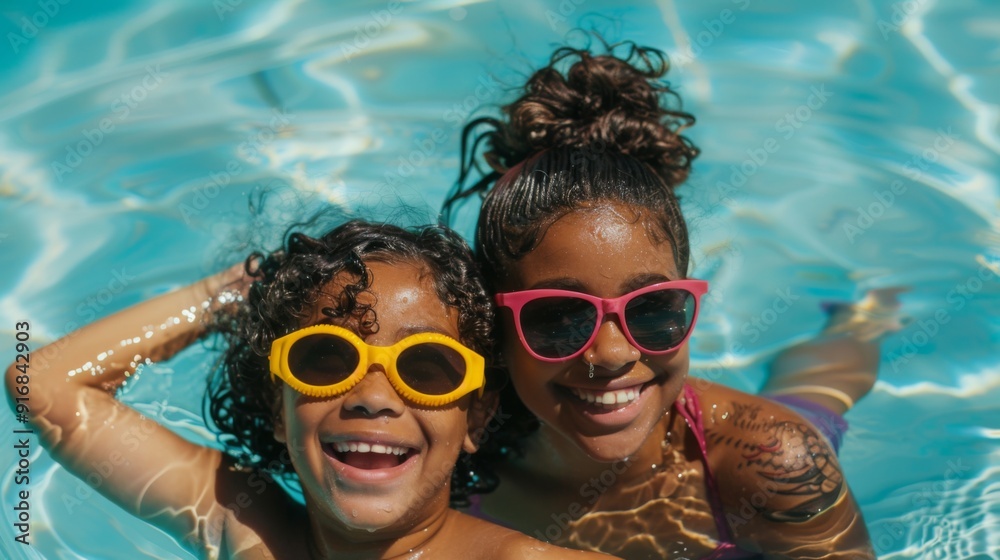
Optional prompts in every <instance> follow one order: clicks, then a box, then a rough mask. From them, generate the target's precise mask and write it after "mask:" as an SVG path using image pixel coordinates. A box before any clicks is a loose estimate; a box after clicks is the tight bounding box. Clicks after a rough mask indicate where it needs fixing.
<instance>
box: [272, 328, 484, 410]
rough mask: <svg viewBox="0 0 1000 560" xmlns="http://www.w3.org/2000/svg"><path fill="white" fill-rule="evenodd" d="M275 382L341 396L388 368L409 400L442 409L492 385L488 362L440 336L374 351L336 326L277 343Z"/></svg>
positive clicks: (297, 334)
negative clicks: (376, 368) (371, 372)
mask: <svg viewBox="0 0 1000 560" xmlns="http://www.w3.org/2000/svg"><path fill="white" fill-rule="evenodd" d="M270 362H271V379H272V380H274V376H278V377H280V378H281V380H282V381H284V382H285V383H287V384H288V386H289V387H291V388H292V389H295V390H296V391H298V392H300V393H302V394H303V395H308V396H310V397H321V398H325V397H335V396H337V395H342V394H344V393H346V392H348V391H350V390H351V388H353V387H354V386H355V385H357V384H358V383H359V382H360V381H361V379H362V378H363V377H364V376H365V375H366V374H367V373H368V369H369V367H370V366H371V365H372V364H379V365H381V366H382V367H383V368H384V369H385V374H386V377H388V378H389V383H391V384H392V387H393V388H394V389H395V390H396V392H397V393H399V395H400V396H401V397H403V398H404V399H407V400H409V401H411V402H413V403H414V404H417V405H420V406H429V407H438V406H444V405H446V404H449V403H452V402H455V401H457V400H458V399H460V398H462V397H464V396H465V395H467V394H469V393H471V392H472V391H475V390H476V389H478V390H479V395H480V396H482V394H483V389H484V387H485V385H486V375H485V360H484V359H483V357H482V356H480V355H479V354H477V353H475V352H473V351H472V350H470V349H469V348H466V347H465V346H463V345H462V344H461V343H460V342H458V341H457V340H455V339H453V338H450V337H448V336H445V335H443V334H440V333H431V332H427V333H419V334H415V335H412V336H408V337H406V338H404V339H403V340H400V341H399V342H397V343H395V344H393V345H392V346H371V345H369V344H366V343H365V342H364V341H363V340H361V338H359V337H358V336H357V335H356V334H354V333H353V332H351V331H349V330H347V329H345V328H343V327H338V326H335V325H315V326H312V327H306V328H304V329H300V330H297V331H295V332H293V333H291V334H289V335H286V336H283V337H281V338H279V339H277V340H275V341H274V342H273V343H272V344H271V355H270Z"/></svg>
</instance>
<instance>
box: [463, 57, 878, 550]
mask: <svg viewBox="0 0 1000 560" xmlns="http://www.w3.org/2000/svg"><path fill="white" fill-rule="evenodd" d="M626 47H628V48H629V51H628V53H627V56H624V57H622V58H617V57H615V56H611V55H604V56H593V55H591V54H590V53H589V52H587V51H585V50H576V49H571V48H563V49H560V50H558V51H556V53H555V54H554V55H553V57H552V60H551V62H550V64H549V65H548V66H546V67H545V68H543V69H541V70H539V71H538V72H536V73H535V74H534V75H533V76H531V78H530V79H529V80H528V82H527V85H526V86H525V91H524V94H523V95H522V96H521V97H520V98H519V99H517V100H516V101H514V102H513V103H511V104H509V105H507V106H505V107H504V108H503V113H504V117H505V118H503V119H491V118H483V119H479V120H477V121H474V122H472V123H470V125H469V126H468V127H467V128H466V134H467V136H466V140H467V139H468V137H469V136H468V135H470V134H471V133H472V132H473V129H474V128H478V127H481V126H486V127H487V128H488V130H487V131H486V132H485V133H482V134H480V135H479V136H478V137H476V138H475V141H474V142H473V143H472V144H471V153H472V159H473V160H474V159H475V156H476V152H477V147H478V146H480V145H481V143H483V142H485V146H486V154H485V161H486V162H487V163H488V164H489V166H490V168H492V172H490V173H487V174H486V175H485V176H484V177H483V178H482V179H481V180H479V181H478V182H477V183H475V184H474V185H472V186H471V187H469V188H466V189H464V190H463V187H464V185H465V184H466V182H467V180H468V179H469V170H470V169H471V167H472V165H473V164H474V163H476V162H472V163H469V164H466V165H465V167H464V168H463V172H462V174H461V176H460V179H459V183H458V186H457V189H456V192H455V193H453V195H452V196H451V197H450V199H449V201H448V202H447V203H446V207H445V208H446V212H445V219H447V214H448V211H449V210H450V209H451V207H452V206H453V205H454V204H455V203H456V202H457V201H459V200H461V199H463V198H465V197H466V196H468V195H470V194H473V193H478V194H484V193H485V198H484V201H483V206H482V209H481V212H480V216H479V222H478V226H477V231H476V249H477V253H478V256H479V258H480V260H481V262H482V264H483V267H484V271H485V274H486V276H487V278H490V279H493V280H494V286H493V287H494V290H495V292H496V299H497V302H498V303H499V305H500V306H501V307H502V308H503V309H501V312H500V325H501V329H500V338H501V339H500V352H499V356H500V357H499V359H500V361H501V364H502V365H503V366H504V367H505V368H506V370H507V371H508V373H509V375H510V378H511V384H510V386H509V387H507V388H506V389H505V391H504V392H503V393H502V396H501V406H500V415H501V416H500V417H501V418H507V420H506V422H505V423H504V424H503V425H502V427H501V429H500V430H499V431H498V432H497V433H495V434H493V437H492V438H491V439H490V441H488V442H487V443H486V447H485V448H484V451H487V452H489V453H492V454H493V455H494V456H500V457H504V458H506V459H507V460H506V462H505V463H504V464H503V466H502V467H501V468H500V469H499V471H498V476H499V479H500V485H499V489H498V490H497V492H495V493H493V494H488V495H484V496H482V497H481V499H480V500H479V501H478V503H477V504H476V508H477V510H478V511H479V512H480V514H481V515H483V516H484V517H490V518H493V519H496V520H499V521H500V522H502V523H504V524H507V525H508V526H511V527H514V528H517V529H520V530H521V531H524V532H526V533H528V534H531V535H534V536H536V537H538V538H542V539H545V540H548V541H550V542H554V543H560V544H563V545H567V546H571V547H574V548H580V549H586V550H600V551H603V552H607V553H610V554H613V555H615V556H620V557H624V558H670V557H684V558H701V557H707V558H741V557H751V556H755V555H758V554H760V555H763V556H765V557H768V558H820V557H822V558H870V557H873V551H872V548H871V545H870V543H869V538H868V533H867V530H866V528H865V525H864V522H863V520H862V518H861V514H860V512H859V510H858V507H857V505H856V504H855V502H854V499H853V497H852V496H851V493H850V490H849V489H848V486H847V483H846V482H845V480H844V477H843V473H842V471H841V469H840V466H839V464H838V463H837V457H836V453H835V449H834V447H833V445H834V444H835V440H836V438H838V437H839V435H838V434H839V433H840V432H842V429H843V428H844V424H843V422H842V420H841V419H840V417H839V415H838V414H836V413H837V412H843V411H844V410H846V409H847V408H849V407H850V406H851V405H852V404H853V402H854V400H855V399H857V398H858V397H860V396H862V395H864V394H865V393H866V392H867V391H868V390H869V389H870V388H871V385H872V383H873V382H874V375H875V370H876V368H877V364H878V352H877V347H875V345H874V344H873V343H872V342H871V339H865V338H864V337H863V336H861V335H860V334H858V332H857V331H856V330H852V329H853V327H854V326H855V323H856V322H858V321H861V322H863V323H864V322H865V320H864V314H865V313H867V312H868V308H867V307H865V306H864V305H862V306H856V307H853V308H841V309H840V310H839V313H838V314H835V315H834V317H833V319H834V322H833V323H832V324H831V326H830V327H829V328H828V329H827V332H826V334H825V335H824V336H825V338H823V339H821V340H820V341H817V342H814V343H812V344H811V345H810V346H803V347H799V348H796V349H793V350H792V351H790V352H788V353H786V355H785V356H784V357H783V358H780V359H779V360H778V363H777V364H776V367H775V372H776V374H777V375H775V377H774V379H773V381H772V382H771V386H770V388H771V389H776V390H780V391H781V392H785V393H791V394H793V396H792V397H791V398H786V404H790V405H793V406H795V407H796V409H793V408H790V407H789V406H786V405H784V404H780V403H779V402H776V400H778V399H768V398H763V397H760V396H755V395H748V394H745V393H742V392H739V391H735V390H732V389H729V388H727V387H724V386H721V385H717V384H714V383H709V382H707V381H703V380H698V381H697V382H691V381H690V380H689V379H688V367H689V350H688V346H687V341H688V337H689V335H690V333H691V329H692V328H693V327H694V323H695V320H696V318H697V314H698V301H699V298H700V296H701V295H702V294H704V293H705V291H706V290H707V285H706V283H704V282H699V281H694V280H690V279H688V278H687V272H688V266H689V247H688V232H687V228H686V225H685V222H684V218H683V216H682V215H681V211H680V206H679V203H678V199H677V197H676V195H675V194H674V188H676V187H677V186H679V185H680V184H681V183H682V182H683V181H684V180H685V178H686V177H687V175H688V172H689V169H690V164H691V160H692V159H693V158H694V157H695V156H696V155H697V153H698V152H697V149H696V148H695V147H694V146H693V145H692V144H691V143H690V142H689V141H688V140H687V139H686V138H684V137H683V136H681V135H680V132H681V131H682V130H683V129H684V128H685V127H687V126H689V125H691V124H692V123H693V122H694V119H693V118H692V117H691V116H690V115H688V114H686V113H683V112H681V111H680V110H677V109H672V108H669V107H667V106H665V104H663V103H662V102H663V100H664V98H669V97H673V96H674V94H673V92H672V91H670V89H669V87H668V86H666V85H663V84H661V83H660V82H658V81H657V79H658V78H660V77H662V76H663V75H664V74H665V72H666V69H667V66H666V63H665V61H664V58H663V56H662V54H661V53H660V52H658V51H654V50H651V49H644V48H639V47H635V46H629V45H626ZM564 67H565V68H566V70H565V72H562V71H560V68H564ZM465 148H466V143H463V155H464V153H465V152H466V149H465ZM463 159H464V158H463ZM491 186H492V189H490V187H491ZM880 297H881V298H883V299H889V300H891V298H892V294H891V293H888V294H881V295H878V296H876V297H875V298H874V299H878V298H880ZM803 356H808V357H809V358H807V359H806V360H803ZM831 358H832V360H833V362H832V364H831V365H829V366H828V367H826V368H825V371H824V372H823V373H822V376H815V375H812V374H815V373H816V372H815V371H813V370H811V369H810V368H811V367H812V365H814V364H816V363H820V362H822V361H825V360H828V359H831ZM809 360H812V361H811V362H810V361H809ZM803 376H804V377H803ZM515 391H516V393H515ZM819 405H827V406H828V407H829V408H824V407H823V406H819ZM804 415H806V416H809V417H810V419H809V420H807V419H806V418H805V417H804ZM818 428H820V429H822V428H826V431H827V433H826V434H825V435H824V434H823V433H821V432H820V430H819V429H818Z"/></svg>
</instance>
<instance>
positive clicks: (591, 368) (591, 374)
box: [587, 362, 594, 379]
mask: <svg viewBox="0 0 1000 560" xmlns="http://www.w3.org/2000/svg"><path fill="white" fill-rule="evenodd" d="M587 365H588V366H590V368H589V369H588V370H587V373H588V374H589V375H590V378H591V379H593V378H594V364H592V363H590V362H587Z"/></svg>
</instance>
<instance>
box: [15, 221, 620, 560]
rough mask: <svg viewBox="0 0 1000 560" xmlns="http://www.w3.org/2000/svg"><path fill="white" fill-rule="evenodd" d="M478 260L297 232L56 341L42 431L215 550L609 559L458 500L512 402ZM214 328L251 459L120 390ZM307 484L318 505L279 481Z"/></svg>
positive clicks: (429, 237) (422, 234) (169, 526)
mask: <svg viewBox="0 0 1000 560" xmlns="http://www.w3.org/2000/svg"><path fill="white" fill-rule="evenodd" d="M471 258H472V257H471V254H470V252H469V251H468V249H467V247H466V246H465V245H464V244H463V242H462V241H461V240H460V239H458V238H457V237H456V236H454V235H453V234H451V233H448V232H446V231H444V230H442V229H438V228H428V229H424V230H420V231H416V232H410V231H406V230H402V229H399V228H396V227H393V226H388V225H373V224H368V223H364V222H358V221H354V222H349V223H347V224H344V225H342V226H340V227H337V228H336V229H334V230H332V231H330V232H329V233H327V234H326V235H324V236H322V237H319V238H311V237H308V236H306V235H304V234H301V233H296V234H292V235H291V236H289V237H288V241H287V245H286V246H285V247H283V248H282V249H281V250H280V251H277V252H274V253H272V254H270V255H267V256H262V255H258V256H256V257H252V258H251V259H249V260H248V261H247V265H246V268H244V266H242V265H241V266H239V267H234V268H232V269H230V270H228V271H225V272H223V273H221V274H218V275H215V276H212V277H210V278H207V279H205V280H203V281H200V282H197V283H195V284H193V285H191V286H188V287H186V288H184V289H181V290H178V291H175V292H172V293H169V294H166V295H163V296H160V297H157V298H155V299H152V300H149V301H146V302H144V303H141V304H139V305H137V306H135V307H132V308H130V309H126V310H124V311H121V312H119V313H116V314H115V315H113V316H110V317H107V318H105V319H102V320H100V321H98V322H96V323H94V324H92V325H89V326H87V327H84V328H82V329H80V330H79V331H77V332H74V333H72V334H70V335H68V336H67V337H65V338H64V339H62V340H59V341H57V342H55V343H53V344H57V345H59V347H60V348H61V350H60V352H59V353H58V358H57V359H55V360H53V361H51V362H50V363H49V365H48V367H46V368H44V369H43V368H36V369H34V370H32V372H31V402H32V404H33V405H34V406H33V407H32V409H33V410H32V412H33V415H32V418H31V422H32V424H33V426H34V427H35V428H36V429H37V432H38V433H39V435H40V437H41V439H42V442H43V443H44V445H45V446H46V447H47V448H48V449H49V451H50V452H51V454H52V455H53V457H55V458H56V459H57V460H58V461H60V462H61V463H62V464H63V465H64V466H65V467H66V468H67V469H68V470H70V471H71V472H73V473H74V474H76V475H77V476H79V477H81V478H84V479H88V480H89V479H90V478H91V477H94V476H99V477H101V479H102V483H101V484H100V485H99V486H98V488H99V489H100V491H101V492H102V493H103V494H104V495H105V496H107V497H108V498H109V499H111V500H113V501H114V502H116V503H117V504H118V505H120V506H121V507H122V508H124V509H126V510H127V511H128V512H130V513H131V514H133V515H136V516H139V517H140V518H142V519H145V520H147V521H148V522H150V523H152V524H154V525H156V526H158V527H160V528H162V529H163V530H164V531H166V532H168V533H169V534H171V535H173V536H174V537H175V538H177V539H178V540H180V541H182V542H183V543H185V544H186V545H187V546H188V547H189V548H190V549H191V550H192V551H195V552H196V553H197V554H198V555H199V556H200V557H205V558H218V557H226V558H291V559H296V560H299V559H304V558H317V559H318V558H336V559H341V558H366V559H367V558H390V557H393V558H403V557H405V558H417V557H423V558H511V559H521V558H577V557H579V558H588V557H594V558H596V557H600V556H598V555H594V554H592V553H582V552H574V551H565V550H557V549H555V548H554V547H552V546H549V545H545V544H542V543H539V542H538V541H535V540H534V539H530V538H527V537H525V536H523V535H521V534H519V533H516V532H514V531H510V530H508V529H504V528H501V527H499V526H496V525H492V524H490V523H486V522H483V521H480V520H477V519H474V518H472V517H468V516H466V515H463V514H460V513H458V512H456V511H454V510H451V509H449V507H448V504H449V491H450V489H451V485H452V482H451V481H452V471H453V470H454V466H455V463H456V460H457V458H458V456H459V453H460V452H465V453H472V452H473V451H475V449H476V446H477V441H476V439H477V438H476V437H475V435H476V434H477V433H479V432H481V431H482V428H483V426H484V425H485V423H486V421H487V420H488V418H489V416H490V414H491V411H492V409H493V406H492V403H494V401H495V394H491V393H484V387H485V384H486V379H485V376H484V358H483V356H482V355H483V354H484V353H485V352H486V350H487V349H488V347H489V345H490V340H489V338H488V337H489V334H490V331H491V320H492V311H491V305H490V301H489V298H488V297H487V295H486V291H485V289H484V287H483V285H482V280H481V278H480V276H479V275H478V273H477V272H476V271H475V270H476V269H475V267H474V266H473V263H472V262H471ZM244 270H249V271H250V272H249V276H248V275H247V274H245V273H244ZM244 299H245V301H244ZM206 324H212V325H214V326H215V327H216V328H217V329H218V330H220V331H222V332H224V333H226V336H227V339H228V348H227V350H226V353H225V357H224V362H223V367H222V369H221V375H219V376H217V377H216V378H215V379H214V380H213V385H212V391H211V414H212V417H213V419H214V421H215V423H216V424H217V426H218V427H219V428H220V429H221V430H222V433H223V442H224V443H225V444H226V445H227V446H228V447H229V448H230V449H231V450H232V451H234V452H235V455H236V459H234V458H232V457H231V456H230V455H228V454H224V453H222V452H220V451H218V450H216V449H210V448H207V447H201V446H198V445H195V444H192V443H190V442H188V441H186V440H184V439H182V438H180V437H179V436H177V435H175V434H174V433H172V432H170V431H169V430H167V429H166V428H164V427H162V426H159V425H157V424H156V423H154V422H151V421H149V420H148V419H145V418H143V417H142V416H140V415H139V413H137V412H136V411H134V410H132V409H130V408H128V407H126V406H124V405H123V404H121V403H119V402H118V401H116V400H115V399H114V398H113V396H112V393H113V391H114V389H115V388H117V387H118V386H120V385H121V384H122V383H123V382H124V381H125V380H126V379H127V378H128V377H129V376H130V375H131V374H132V373H134V372H135V370H136V367H137V366H138V364H140V363H144V362H145V363H148V362H149V361H152V360H163V359H167V358H169V357H170V356H171V355H173V354H174V353H176V352H177V351H178V350H180V349H182V348H183V347H185V346H187V345H189V344H190V343H191V342H192V341H194V340H196V339H198V338H199V337H200V336H202V335H203V334H204V333H205V332H206V326H205V325H206ZM20 373H21V372H19V371H17V370H16V369H14V368H13V367H12V368H11V369H10V370H9V372H8V377H7V381H8V387H9V388H11V389H12V388H13V387H14V385H15V378H16V376H17V375H19V374H20ZM126 440H127V441H126ZM292 472H294V473H295V474H297V475H298V480H299V481H300V483H301V487H302V490H303V495H304V497H305V506H304V507H303V506H301V505H300V504H299V503H298V502H296V501H295V500H293V499H291V498H290V497H289V496H288V495H287V494H286V493H285V492H284V491H283V490H282V489H281V488H280V486H278V485H277V484H276V483H275V481H274V479H273V478H272V476H278V475H283V474H288V473H292ZM458 474H459V475H464V474H466V473H464V472H463V473H458ZM457 478H459V479H461V476H459V477H457ZM464 483H465V481H463V484H464ZM458 490H461V488H459V489H458Z"/></svg>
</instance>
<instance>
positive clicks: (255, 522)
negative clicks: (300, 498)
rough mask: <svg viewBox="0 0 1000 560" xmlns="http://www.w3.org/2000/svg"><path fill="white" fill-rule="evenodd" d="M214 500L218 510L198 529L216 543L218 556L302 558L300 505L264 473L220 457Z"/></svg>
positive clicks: (303, 515) (304, 519)
mask: <svg viewBox="0 0 1000 560" xmlns="http://www.w3.org/2000/svg"><path fill="white" fill-rule="evenodd" d="M215 499H216V500H217V503H218V511H217V513H216V515H214V516H211V517H209V519H208V520H207V523H206V524H205V525H206V526H205V527H204V528H203V530H204V532H205V533H207V537H208V538H207V539H206V540H207V541H208V542H220V545H221V549H222V550H221V551H220V552H222V556H225V557H229V558H235V559H241V558H305V557H308V554H309V552H308V550H307V548H306V546H305V543H307V542H308V541H307V538H308V535H307V534H306V531H305V527H307V526H308V518H307V513H306V511H305V508H304V507H303V506H302V505H301V504H299V503H298V502H296V501H295V500H294V499H292V498H291V497H290V496H289V495H288V494H287V493H286V492H285V491H284V490H283V489H282V488H281V486H280V485H279V484H278V482H277V481H276V480H275V479H273V478H272V477H271V476H269V475H268V474H266V473H262V472H258V471H246V470H242V469H239V468H236V467H235V465H234V464H233V462H232V460H231V459H230V458H229V457H226V458H225V459H224V461H223V464H222V465H221V466H220V468H219V471H218V475H217V482H216V496H215ZM216 532H217V533H216ZM216 535H218V536H216Z"/></svg>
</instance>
